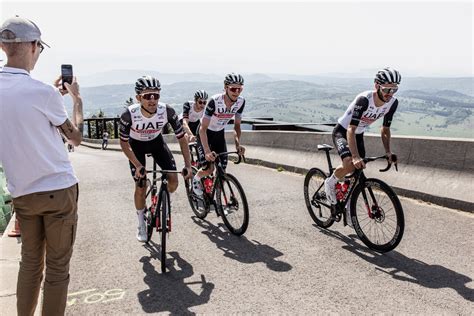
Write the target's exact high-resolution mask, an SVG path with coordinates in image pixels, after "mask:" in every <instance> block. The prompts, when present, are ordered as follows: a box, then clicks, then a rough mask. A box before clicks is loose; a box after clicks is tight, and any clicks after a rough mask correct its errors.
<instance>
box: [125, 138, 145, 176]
mask: <svg viewBox="0 0 474 316" xmlns="http://www.w3.org/2000/svg"><path fill="white" fill-rule="evenodd" d="M120 148H122V151H123V153H124V154H125V156H127V158H128V160H130V162H131V163H132V164H133V165H134V166H135V168H136V169H137V170H139V169H140V168H141V167H143V166H142V163H141V162H140V161H138V159H137V156H135V153H134V152H133V150H132V147H130V144H129V143H128V141H127V142H126V141H123V140H120Z"/></svg>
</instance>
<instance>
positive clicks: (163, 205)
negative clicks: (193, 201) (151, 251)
mask: <svg viewBox="0 0 474 316" xmlns="http://www.w3.org/2000/svg"><path fill="white" fill-rule="evenodd" d="M160 215H161V223H160V226H161V227H160V238H161V272H162V273H165V272H166V237H167V234H168V223H169V220H170V200H169V193H168V192H166V191H162V192H161V202H160Z"/></svg>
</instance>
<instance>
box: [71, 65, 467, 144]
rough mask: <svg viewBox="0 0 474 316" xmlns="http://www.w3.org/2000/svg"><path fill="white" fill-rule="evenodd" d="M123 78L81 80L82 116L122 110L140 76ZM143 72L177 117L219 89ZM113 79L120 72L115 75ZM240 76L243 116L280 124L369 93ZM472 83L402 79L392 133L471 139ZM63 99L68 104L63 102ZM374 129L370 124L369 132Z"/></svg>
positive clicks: (332, 115) (315, 116)
mask: <svg viewBox="0 0 474 316" xmlns="http://www.w3.org/2000/svg"><path fill="white" fill-rule="evenodd" d="M127 73H128V76H129V78H134V79H131V80H130V81H128V83H127V84H113V85H112V84H111V85H109V84H108V85H100V86H94V87H85V86H84V85H83V84H82V81H81V86H82V89H81V91H82V96H83V99H84V112H85V113H84V114H85V117H90V116H91V115H92V114H97V113H98V111H99V110H102V111H104V113H105V115H106V116H117V115H119V114H120V113H122V111H123V110H124V105H125V100H127V99H129V98H132V99H133V100H135V92H134V82H135V80H136V78H135V77H137V76H139V75H141V74H142V72H140V71H130V72H127ZM149 73H151V74H152V75H155V76H157V77H158V78H159V79H160V80H161V82H162V91H161V100H160V101H162V102H165V103H168V104H170V105H172V106H173V107H174V108H175V109H176V111H177V112H181V111H182V104H183V103H184V102H186V101H188V100H192V98H193V95H194V92H195V91H196V90H198V89H204V90H206V91H207V92H208V93H209V95H213V94H216V93H220V92H222V89H223V84H222V78H221V76H218V75H206V74H186V75H184V74H171V75H167V74H159V73H157V74H153V73H152V72H149ZM111 74H112V73H108V74H105V73H104V74H102V75H105V76H108V75H111ZM118 74H120V76H122V75H123V74H124V73H123V72H122V71H118ZM120 76H119V77H120ZM244 77H245V83H246V84H245V86H244V91H243V94H242V95H243V96H244V97H245V99H246V101H247V102H246V108H245V112H244V116H254V117H256V116H265V117H268V116H271V117H273V118H274V119H275V120H278V121H285V122H306V123H311V122H313V123H331V122H332V123H333V122H335V121H336V120H337V118H338V117H339V116H341V115H342V113H343V112H344V110H345V109H346V108H347V106H348V105H349V103H350V102H351V101H352V100H353V99H354V97H355V96H356V95H357V94H358V93H360V92H361V91H364V90H369V89H372V88H373V82H372V81H371V79H370V78H359V79H358V78H332V77H327V78H323V77H316V76H292V75H287V76H286V77H289V78H291V79H289V78H286V79H284V80H282V79H279V78H277V77H275V76H274V75H264V74H252V75H244ZM97 78H98V77H97ZM183 78H184V79H185V80H183ZM193 78H198V79H200V80H191V79H193ZM116 79H117V80H118V81H120V80H119V78H116ZM301 79H307V80H301ZM176 80H181V81H179V82H176ZM107 82H110V81H107ZM472 83H473V78H403V84H402V85H401V89H400V91H399V93H397V95H396V96H397V98H398V99H399V100H400V102H399V104H400V105H399V107H398V110H397V113H396V115H395V118H394V123H393V125H392V128H393V130H394V134H398V135H420V136H421V135H429V136H449V137H469V138H474V135H473V130H474V118H473V113H472V112H473V111H474V93H473V92H472V89H471V88H472ZM66 100H68V101H67V102H70V100H69V98H67V99H66ZM68 109H69V111H70V109H71V105H70V103H69V104H68ZM377 128H378V127H377V125H375V126H374V127H373V128H372V130H373V131H376V130H377Z"/></svg>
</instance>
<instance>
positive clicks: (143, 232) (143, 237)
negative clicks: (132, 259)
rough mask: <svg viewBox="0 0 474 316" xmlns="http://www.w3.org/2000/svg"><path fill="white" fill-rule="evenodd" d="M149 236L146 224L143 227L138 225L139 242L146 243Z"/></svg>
mask: <svg viewBox="0 0 474 316" xmlns="http://www.w3.org/2000/svg"><path fill="white" fill-rule="evenodd" d="M147 237H148V236H147V234H146V226H145V223H143V225H140V224H138V228H137V240H138V241H139V242H146V240H147Z"/></svg>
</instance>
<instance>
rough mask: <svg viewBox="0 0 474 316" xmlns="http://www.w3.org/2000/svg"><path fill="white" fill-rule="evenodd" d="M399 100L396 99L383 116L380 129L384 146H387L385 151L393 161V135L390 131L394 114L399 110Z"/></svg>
mask: <svg viewBox="0 0 474 316" xmlns="http://www.w3.org/2000/svg"><path fill="white" fill-rule="evenodd" d="M397 108H398V100H395V101H394V102H393V104H392V106H391V107H390V110H389V111H388V112H387V114H386V115H385V116H384V118H383V124H382V128H381V129H380V135H381V136H382V143H383V147H384V148H385V153H386V154H387V156H388V159H389V161H390V162H392V151H391V149H390V138H391V136H392V134H391V132H390V125H392V120H393V115H394V114H395V112H396V111H397Z"/></svg>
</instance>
